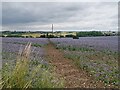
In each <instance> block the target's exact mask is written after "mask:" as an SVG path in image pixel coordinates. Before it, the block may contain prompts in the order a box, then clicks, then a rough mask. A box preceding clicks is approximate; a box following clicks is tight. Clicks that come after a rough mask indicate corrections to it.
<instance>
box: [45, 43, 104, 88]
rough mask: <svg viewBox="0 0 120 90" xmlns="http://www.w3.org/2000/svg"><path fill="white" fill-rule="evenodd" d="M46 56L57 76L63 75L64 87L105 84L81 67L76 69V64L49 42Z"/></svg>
mask: <svg viewBox="0 0 120 90" xmlns="http://www.w3.org/2000/svg"><path fill="white" fill-rule="evenodd" d="M45 49H46V52H47V58H48V59H49V60H50V61H49V63H50V64H52V65H54V66H55V72H56V74H57V75H58V76H59V77H63V78H64V80H65V87H66V88H76V87H79V88H104V87H105V85H104V84H103V83H102V82H97V81H95V79H94V78H93V77H92V76H90V75H88V73H87V72H85V71H84V70H82V69H78V68H77V66H75V64H74V63H73V62H72V60H69V59H67V58H64V54H63V53H62V52H61V51H60V50H58V49H56V48H55V47H54V45H53V44H52V43H49V44H48V45H47V46H46V47H45Z"/></svg>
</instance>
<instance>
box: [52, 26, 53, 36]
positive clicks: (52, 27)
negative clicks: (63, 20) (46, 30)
mask: <svg viewBox="0 0 120 90" xmlns="http://www.w3.org/2000/svg"><path fill="white" fill-rule="evenodd" d="M52 35H53V24H52Z"/></svg>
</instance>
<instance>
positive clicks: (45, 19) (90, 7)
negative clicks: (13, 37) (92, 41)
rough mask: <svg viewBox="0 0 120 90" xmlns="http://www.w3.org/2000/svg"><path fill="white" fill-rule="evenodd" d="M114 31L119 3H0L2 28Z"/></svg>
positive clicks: (116, 26)
mask: <svg viewBox="0 0 120 90" xmlns="http://www.w3.org/2000/svg"><path fill="white" fill-rule="evenodd" d="M51 24H53V25H54V31H91V30H92V31H117V30H118V2H2V30H16V31H17V30H25V31H50V30H51Z"/></svg>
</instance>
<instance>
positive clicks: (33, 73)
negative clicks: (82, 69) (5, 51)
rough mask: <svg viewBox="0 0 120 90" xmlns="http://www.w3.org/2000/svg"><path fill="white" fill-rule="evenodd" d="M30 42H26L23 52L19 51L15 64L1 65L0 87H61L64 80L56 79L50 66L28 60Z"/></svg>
mask: <svg viewBox="0 0 120 90" xmlns="http://www.w3.org/2000/svg"><path fill="white" fill-rule="evenodd" d="M30 48H31V43H30V44H27V46H26V47H25V49H24V50H23V51H24V52H22V53H19V55H18V56H17V60H16V63H15V65H12V66H11V64H9V63H5V64H4V65H3V67H2V70H1V74H2V81H0V88H1V89H4V88H21V89H28V88H62V87H64V80H63V79H58V77H57V75H56V74H55V73H53V71H52V70H51V68H50V66H49V67H45V66H44V65H42V64H40V63H39V62H37V61H36V62H35V61H30V60H29V54H30Z"/></svg>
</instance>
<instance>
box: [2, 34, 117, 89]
mask: <svg viewBox="0 0 120 90" xmlns="http://www.w3.org/2000/svg"><path fill="white" fill-rule="evenodd" d="M25 52H26V53H25ZM61 53H62V54H61ZM26 55H27V56H26ZM57 55H58V56H57ZM2 62H3V70H2V75H3V82H2V83H1V88H17V87H19V88H56V87H57V88H58V87H60V88H61V87H81V88H83V87H84V88H98V87H99V88H100V87H101V86H103V87H106V88H108V87H112V88H117V87H118V83H119V79H118V75H119V71H118V37H116V36H113V37H80V38H79V39H72V38H50V39H47V38H2ZM76 67H77V68H76ZM68 68H69V69H68ZM82 70H83V71H82ZM80 75H82V76H80ZM58 76H59V77H58ZM68 77H70V78H68ZM75 77H76V78H75ZM91 77H92V78H93V80H94V82H96V83H93V81H92V80H91ZM73 81H75V82H74V83H73ZM87 82H89V83H87ZM91 83H92V84H91ZM99 83H100V84H99ZM101 83H102V84H101ZM90 84H91V85H90Z"/></svg>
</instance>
